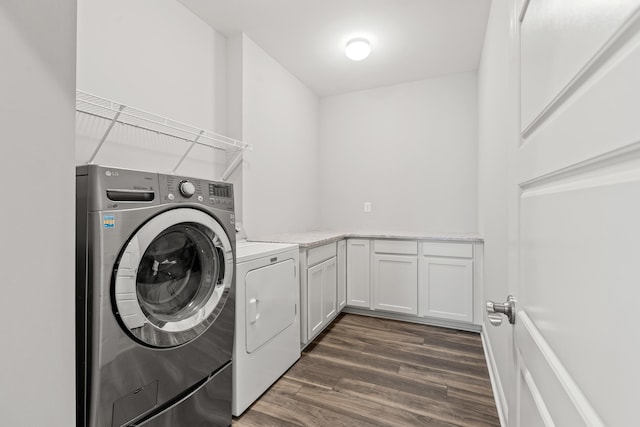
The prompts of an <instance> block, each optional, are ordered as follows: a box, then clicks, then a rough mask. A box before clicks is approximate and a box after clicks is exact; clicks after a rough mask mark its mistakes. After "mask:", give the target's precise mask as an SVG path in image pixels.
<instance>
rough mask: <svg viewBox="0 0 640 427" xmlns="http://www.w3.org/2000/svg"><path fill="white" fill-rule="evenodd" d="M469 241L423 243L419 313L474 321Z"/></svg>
mask: <svg viewBox="0 0 640 427" xmlns="http://www.w3.org/2000/svg"><path fill="white" fill-rule="evenodd" d="M472 256H473V248H472V245H471V244H454V243H438V242H425V243H424V244H423V248H422V257H421V258H420V265H419V267H420V277H419V292H418V314H419V315H420V316H428V317H435V318H440V319H448V320H456V321H460V322H473V260H472V259H471V258H472Z"/></svg>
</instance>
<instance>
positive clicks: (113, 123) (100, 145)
mask: <svg viewBox="0 0 640 427" xmlns="http://www.w3.org/2000/svg"><path fill="white" fill-rule="evenodd" d="M125 108H126V107H125V106H124V105H120V108H118V112H117V113H116V115H115V116H113V119H111V123H110V124H109V127H108V128H107V130H106V131H105V133H104V135H102V139H101V140H100V142H99V143H98V146H97V147H96V149H95V150H94V151H93V154H92V155H91V158H90V159H89V164H90V165H92V164H93V161H94V160H95V159H96V156H97V155H98V152H99V151H100V149H101V148H102V145H103V144H104V142H105V141H106V140H107V137H108V136H109V133H111V129H113V126H114V125H115V124H116V123H117V122H118V118H119V117H120V113H122V110H124V109H125Z"/></svg>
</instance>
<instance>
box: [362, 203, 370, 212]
mask: <svg viewBox="0 0 640 427" xmlns="http://www.w3.org/2000/svg"><path fill="white" fill-rule="evenodd" d="M363 210H364V211H365V212H367V213H369V212H371V202H364V209H363Z"/></svg>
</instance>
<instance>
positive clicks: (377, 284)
mask: <svg viewBox="0 0 640 427" xmlns="http://www.w3.org/2000/svg"><path fill="white" fill-rule="evenodd" d="M373 290H374V301H375V304H374V308H375V309H376V310H386V311H394V312H397V313H407V314H418V257H416V256H410V255H389V254H375V255H374V256H373Z"/></svg>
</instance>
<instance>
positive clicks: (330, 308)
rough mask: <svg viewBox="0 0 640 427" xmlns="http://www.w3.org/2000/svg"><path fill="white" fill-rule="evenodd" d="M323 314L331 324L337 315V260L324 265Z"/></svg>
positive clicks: (331, 260)
mask: <svg viewBox="0 0 640 427" xmlns="http://www.w3.org/2000/svg"><path fill="white" fill-rule="evenodd" d="M322 266H323V267H322V314H323V316H324V320H325V321H326V322H329V321H330V320H331V318H332V317H333V316H334V315H335V314H336V302H337V298H336V297H337V292H336V291H337V289H336V278H337V276H336V259H335V258H331V259H330V260H328V261H325V262H323V263H322Z"/></svg>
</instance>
